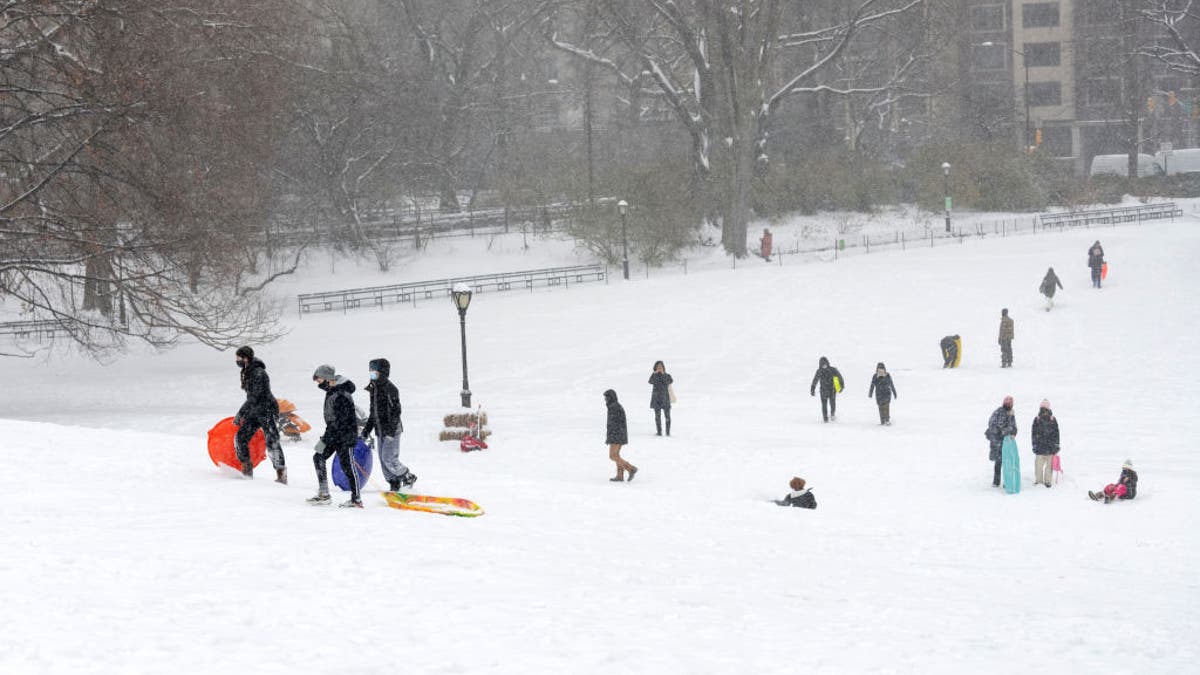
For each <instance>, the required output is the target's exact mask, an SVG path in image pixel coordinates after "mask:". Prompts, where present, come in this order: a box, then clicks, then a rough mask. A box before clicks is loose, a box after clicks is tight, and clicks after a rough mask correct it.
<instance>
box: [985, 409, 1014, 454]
mask: <svg viewBox="0 0 1200 675" xmlns="http://www.w3.org/2000/svg"><path fill="white" fill-rule="evenodd" d="M1010 412H1011V411H1010V410H1008V409H1007V408H1005V407H1004V406H1000V407H999V408H996V410H995V411H994V412H992V416H991V418H989V419H988V426H987V431H985V432H984V433H983V435H984V436H986V437H987V439H988V446H989V450H988V459H989V460H991V461H993V462H995V461H997V460H999V459H1000V456H1001V455H1000V448H1001V446H1002V445H1003V444H1004V437H1005V436H1016V435H1017V418H1016V416H1015V415H1011V414H1009V413H1010Z"/></svg>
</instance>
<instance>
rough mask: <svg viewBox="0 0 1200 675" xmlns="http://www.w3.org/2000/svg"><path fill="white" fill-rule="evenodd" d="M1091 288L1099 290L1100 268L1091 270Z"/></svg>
mask: <svg viewBox="0 0 1200 675" xmlns="http://www.w3.org/2000/svg"><path fill="white" fill-rule="evenodd" d="M1092 286H1094V287H1096V288H1100V268H1099V267H1093V268H1092Z"/></svg>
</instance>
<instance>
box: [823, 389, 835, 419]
mask: <svg viewBox="0 0 1200 675" xmlns="http://www.w3.org/2000/svg"><path fill="white" fill-rule="evenodd" d="M830 415H833V416H834V417H836V416H837V394H836V393H830V394H826V393H825V392H821V417H822V418H824V420H825V421H826V422H828V421H829V416H830Z"/></svg>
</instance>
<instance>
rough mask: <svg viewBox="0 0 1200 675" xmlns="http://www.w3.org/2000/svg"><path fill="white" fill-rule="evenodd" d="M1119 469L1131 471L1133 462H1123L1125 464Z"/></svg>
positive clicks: (1129, 460)
mask: <svg viewBox="0 0 1200 675" xmlns="http://www.w3.org/2000/svg"><path fill="white" fill-rule="evenodd" d="M1121 468H1122V469H1132V468H1133V460H1132V459H1127V460H1125V463H1124V464H1122V465H1121Z"/></svg>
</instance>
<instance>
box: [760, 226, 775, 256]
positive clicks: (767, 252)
mask: <svg viewBox="0 0 1200 675" xmlns="http://www.w3.org/2000/svg"><path fill="white" fill-rule="evenodd" d="M772 241H773V239H772V237H771V233H770V232H764V233H763V236H762V239H760V240H759V242H758V244H759V253H761V254H762V257H764V258H770V257H771V244H772Z"/></svg>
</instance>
